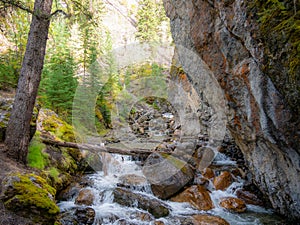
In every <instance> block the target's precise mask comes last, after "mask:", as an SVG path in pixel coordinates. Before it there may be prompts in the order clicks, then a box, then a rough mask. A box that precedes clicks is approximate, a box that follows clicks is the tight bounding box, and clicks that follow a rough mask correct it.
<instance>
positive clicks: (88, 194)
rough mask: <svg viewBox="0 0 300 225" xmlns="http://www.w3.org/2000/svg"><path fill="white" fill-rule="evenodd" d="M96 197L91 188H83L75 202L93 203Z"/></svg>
mask: <svg viewBox="0 0 300 225" xmlns="http://www.w3.org/2000/svg"><path fill="white" fill-rule="evenodd" d="M94 198H95V196H94V194H93V192H92V191H91V190H89V189H82V190H81V191H80V192H79V194H78V196H77V198H76V200H75V203H76V204H78V205H92V204H93V201H94Z"/></svg>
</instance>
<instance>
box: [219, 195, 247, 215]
mask: <svg viewBox="0 0 300 225" xmlns="http://www.w3.org/2000/svg"><path fill="white" fill-rule="evenodd" d="M220 206H222V207H223V208H225V209H227V210H229V211H233V212H237V213H242V212H245V211H246V204H245V202H244V201H243V200H241V199H238V198H234V197H226V198H222V199H221V202H220Z"/></svg>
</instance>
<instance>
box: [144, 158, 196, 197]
mask: <svg viewBox="0 0 300 225" xmlns="http://www.w3.org/2000/svg"><path fill="white" fill-rule="evenodd" d="M143 173H144V175H145V176H146V177H147V179H148V181H149V182H150V183H151V189H152V192H153V194H154V195H155V196H157V197H159V198H161V199H168V198H169V197H171V196H172V195H174V194H176V193H178V192H179V191H180V190H181V189H182V188H183V187H184V186H185V185H186V184H187V183H189V182H191V181H192V180H193V178H194V171H193V169H192V168H191V166H190V165H189V164H188V163H187V162H185V161H183V160H180V159H178V158H176V157H174V156H172V155H164V154H157V153H154V154H151V155H150V156H149V157H148V159H147V160H146V162H145V165H144V167H143Z"/></svg>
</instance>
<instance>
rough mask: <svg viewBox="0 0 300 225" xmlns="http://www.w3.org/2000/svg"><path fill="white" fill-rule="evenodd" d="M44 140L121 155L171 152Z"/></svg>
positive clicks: (62, 145)
mask: <svg viewBox="0 0 300 225" xmlns="http://www.w3.org/2000/svg"><path fill="white" fill-rule="evenodd" d="M41 140H42V142H43V143H45V144H48V145H54V146H60V147H67V148H76V149H80V150H88V151H91V152H96V153H99V152H107V153H113V154H120V155H150V154H152V153H164V154H171V152H169V151H156V150H150V149H140V148H139V149H124V148H119V147H111V146H99V145H91V144H77V143H74V142H64V141H56V140H53V139H45V138H41Z"/></svg>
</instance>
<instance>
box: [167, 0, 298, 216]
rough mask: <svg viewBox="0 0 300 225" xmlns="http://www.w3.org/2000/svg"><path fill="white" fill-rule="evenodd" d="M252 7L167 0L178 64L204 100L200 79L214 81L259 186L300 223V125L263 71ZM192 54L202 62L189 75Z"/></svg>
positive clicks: (226, 2)
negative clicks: (206, 76) (189, 53)
mask: <svg viewBox="0 0 300 225" xmlns="http://www.w3.org/2000/svg"><path fill="white" fill-rule="evenodd" d="M249 2H251V1H242V0H241V1H235V0H223V1H209V0H191V1H185V0H164V4H165V8H166V11H167V15H168V16H169V17H170V19H171V31H172V35H173V39H174V41H175V44H176V46H177V50H178V52H177V53H178V59H179V63H180V64H181V65H182V67H183V69H184V70H185V71H186V72H187V74H188V77H189V79H190V80H191V82H192V84H193V85H194V87H195V89H196V90H197V91H198V92H199V94H200V92H201V91H202V90H201V84H202V85H203V83H204V81H203V77H202V76H201V75H200V73H201V74H203V73H207V74H209V75H210V74H212V75H213V78H214V79H215V80H216V81H217V83H218V84H219V87H221V89H222V91H223V92H224V97H225V99H226V102H227V109H228V110H227V118H228V121H227V127H228V129H229V130H230V132H231V135H232V136H233V137H234V139H235V141H236V143H237V144H238V145H239V147H240V148H241V150H242V152H243V154H244V156H245V159H246V161H247V164H248V166H249V169H250V170H251V172H252V174H253V177H254V180H255V182H256V184H257V185H258V186H259V188H260V189H261V191H262V192H263V193H264V194H266V195H267V196H268V197H269V199H270V202H271V204H272V205H273V207H274V209H276V210H277V212H279V213H281V214H285V215H289V216H290V217H293V218H294V219H296V218H300V183H299V177H300V156H299V149H300V148H299V143H300V141H299V140H300V139H299V126H298V125H297V123H296V122H295V121H297V120H299V118H298V115H296V114H293V113H292V112H291V111H290V110H289V106H288V105H287V104H286V102H285V100H284V97H283V96H282V95H281V93H279V91H278V89H276V88H275V85H274V84H273V83H272V81H271V79H270V78H269V77H268V76H267V74H266V73H265V69H262V68H265V65H264V63H265V62H264V47H265V46H266V43H263V41H261V39H259V37H258V34H259V26H258V24H257V17H255V15H254V14H255V13H253V12H251V10H250V6H249ZM253 15H254V16H253ZM188 51H193V52H194V53H195V54H196V55H197V56H198V57H199V59H198V60H197V64H198V66H200V68H201V69H190V67H191V65H193V62H191V61H192V60H193V58H192V57H190V58H188V59H187V57H186V56H187V55H186V54H187V52H188ZM199 64H201V65H199ZM282 75H283V76H284V75H285V74H282ZM277 86H278V85H277ZM204 94H205V93H204ZM213 107H214V106H213ZM215 108H217V106H215ZM297 118H298V119H297Z"/></svg>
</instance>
